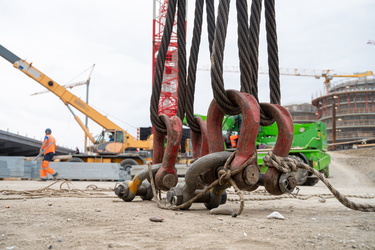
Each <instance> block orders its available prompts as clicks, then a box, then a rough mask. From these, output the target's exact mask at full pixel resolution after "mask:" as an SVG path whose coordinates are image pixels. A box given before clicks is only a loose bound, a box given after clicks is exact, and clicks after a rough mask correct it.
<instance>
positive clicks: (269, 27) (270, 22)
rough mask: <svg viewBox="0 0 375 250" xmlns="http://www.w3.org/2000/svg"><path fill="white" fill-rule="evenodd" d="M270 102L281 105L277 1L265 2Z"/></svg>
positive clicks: (268, 0)
mask: <svg viewBox="0 0 375 250" xmlns="http://www.w3.org/2000/svg"><path fill="white" fill-rule="evenodd" d="M265 17H266V31H267V51H268V68H269V78H270V79H269V81H270V82H269V85H270V101H271V103H272V104H280V99H281V94H280V72H279V56H278V46H277V32H276V15H275V0H265Z"/></svg>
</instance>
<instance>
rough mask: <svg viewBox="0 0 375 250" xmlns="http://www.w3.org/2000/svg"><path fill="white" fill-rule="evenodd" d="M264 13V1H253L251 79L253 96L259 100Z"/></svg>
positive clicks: (250, 29)
mask: <svg viewBox="0 0 375 250" xmlns="http://www.w3.org/2000/svg"><path fill="white" fill-rule="evenodd" d="M261 11H262V0H253V1H252V3H251V14H250V27H249V50H250V55H251V56H250V67H251V75H252V77H251V79H252V80H253V82H254V84H253V92H252V95H253V96H254V97H255V99H256V100H257V101H258V102H259V100H258V68H259V31H260V17H261Z"/></svg>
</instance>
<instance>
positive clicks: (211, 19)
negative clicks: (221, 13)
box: [206, 0, 216, 56]
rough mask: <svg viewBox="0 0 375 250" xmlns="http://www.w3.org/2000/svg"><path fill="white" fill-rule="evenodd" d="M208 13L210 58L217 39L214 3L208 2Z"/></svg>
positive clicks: (210, 0) (207, 0)
mask: <svg viewBox="0 0 375 250" xmlns="http://www.w3.org/2000/svg"><path fill="white" fill-rule="evenodd" d="M206 13H207V32H208V44H209V48H210V56H211V55H212V44H213V43H214V37H215V26H216V24H215V5H214V1H212V0H206Z"/></svg>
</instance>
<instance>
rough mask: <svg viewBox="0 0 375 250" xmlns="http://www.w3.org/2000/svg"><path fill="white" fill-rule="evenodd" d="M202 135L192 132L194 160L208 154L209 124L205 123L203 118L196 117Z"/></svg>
mask: <svg viewBox="0 0 375 250" xmlns="http://www.w3.org/2000/svg"><path fill="white" fill-rule="evenodd" d="M195 120H196V121H197V123H198V125H199V127H200V131H201V133H200V134H198V133H195V132H194V131H193V130H191V143H192V147H193V158H198V157H202V156H204V155H206V154H208V140H207V122H206V121H203V119H202V118H201V117H199V116H198V117H195Z"/></svg>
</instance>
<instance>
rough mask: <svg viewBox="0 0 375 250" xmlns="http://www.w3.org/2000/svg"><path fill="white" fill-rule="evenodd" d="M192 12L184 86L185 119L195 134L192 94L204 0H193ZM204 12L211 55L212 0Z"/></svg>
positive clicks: (213, 14) (196, 125)
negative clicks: (192, 19)
mask: <svg viewBox="0 0 375 250" xmlns="http://www.w3.org/2000/svg"><path fill="white" fill-rule="evenodd" d="M195 4H196V5H195V12H194V28H193V38H192V45H191V48H190V57H189V67H188V78H187V87H186V110H185V111H186V119H187V122H188V124H189V127H190V129H191V130H192V131H193V132H194V133H197V134H200V133H201V129H200V126H199V124H198V122H197V121H196V120H195V119H194V94H195V84H196V72H197V62H198V54H199V47H200V42H201V34H202V22H203V5H204V0H197V1H196V2H195ZM206 14H207V32H208V43H209V51H210V57H211V55H212V44H213V41H214V34H215V6H214V1H211V0H206Z"/></svg>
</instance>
